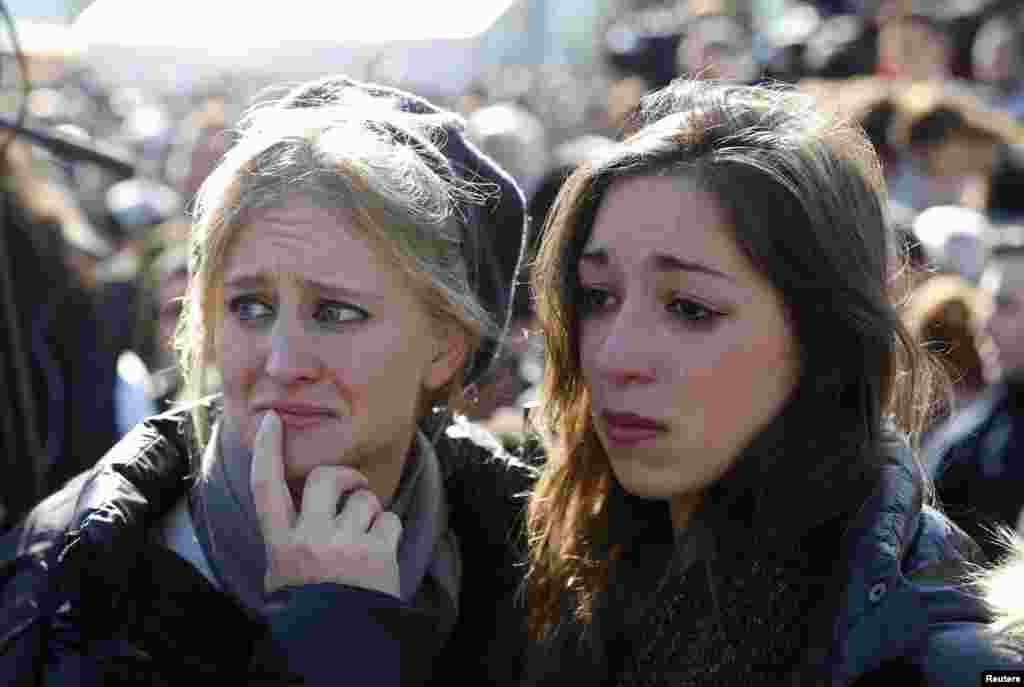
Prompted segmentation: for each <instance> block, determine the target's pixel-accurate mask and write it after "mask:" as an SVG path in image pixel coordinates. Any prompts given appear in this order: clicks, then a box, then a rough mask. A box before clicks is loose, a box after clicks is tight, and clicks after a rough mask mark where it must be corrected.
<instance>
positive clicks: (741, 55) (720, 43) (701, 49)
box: [676, 14, 761, 83]
mask: <svg viewBox="0 0 1024 687" xmlns="http://www.w3.org/2000/svg"><path fill="white" fill-rule="evenodd" d="M753 40H754V36H753V34H752V33H751V31H750V29H749V28H747V27H746V26H744V25H743V23H741V22H740V21H739V20H738V19H737V18H736V17H733V16H731V15H728V14H704V15H699V16H696V17H693V18H692V19H690V20H689V21H688V22H687V23H686V26H685V28H684V30H683V34H682V37H681V40H680V42H679V48H678V52H677V54H676V74H684V75H688V76H691V77H695V78H704V79H718V80H723V81H735V82H738V83H754V82H755V81H757V80H759V79H760V77H761V67H760V65H759V64H758V63H757V60H755V59H754V47H753Z"/></svg>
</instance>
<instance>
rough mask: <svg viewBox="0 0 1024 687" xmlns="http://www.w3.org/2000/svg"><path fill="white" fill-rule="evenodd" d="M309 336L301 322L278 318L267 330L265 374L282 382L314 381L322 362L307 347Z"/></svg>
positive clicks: (283, 383) (309, 341)
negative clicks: (267, 343) (267, 350)
mask: <svg viewBox="0 0 1024 687" xmlns="http://www.w3.org/2000/svg"><path fill="white" fill-rule="evenodd" d="M311 339H312V336H311V335H310V334H308V333H306V332H304V331H303V329H302V325H301V323H299V322H294V321H290V320H289V319H288V318H284V317H282V318H279V319H278V320H277V321H276V322H275V323H274V328H273V330H272V332H271V337H270V351H269V353H268V355H267V362H266V372H267V375H268V376H269V377H271V378H272V379H274V380H275V381H277V382H278V383H280V384H282V385H290V384H296V383H298V382H311V381H315V380H316V379H317V378H318V377H319V375H320V371H321V369H322V365H321V362H320V360H319V358H318V356H317V355H316V353H315V351H314V350H312V348H311V343H312V341H311Z"/></svg>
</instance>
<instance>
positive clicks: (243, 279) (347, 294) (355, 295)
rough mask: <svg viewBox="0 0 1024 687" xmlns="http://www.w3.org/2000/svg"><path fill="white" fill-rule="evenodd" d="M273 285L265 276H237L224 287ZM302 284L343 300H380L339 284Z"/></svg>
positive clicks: (306, 282)
mask: <svg viewBox="0 0 1024 687" xmlns="http://www.w3.org/2000/svg"><path fill="white" fill-rule="evenodd" d="M273 283H274V280H273V279H271V278H270V277H268V276H266V275H264V274H239V275H237V276H233V277H230V278H229V279H225V280H224V287H225V288H229V287H230V288H233V289H239V290H244V289H265V288H267V287H269V286H272V285H273ZM300 283H302V284H303V286H306V287H309V288H312V289H314V290H316V291H319V292H320V293H325V294H328V295H333V296H337V297H341V298H350V299H354V300H378V296H376V295H374V294H372V293H368V292H366V291H357V290H355V289H350V288H346V287H344V286H341V285H339V284H327V283H325V282H319V281H315V280H312V279H302V280H300Z"/></svg>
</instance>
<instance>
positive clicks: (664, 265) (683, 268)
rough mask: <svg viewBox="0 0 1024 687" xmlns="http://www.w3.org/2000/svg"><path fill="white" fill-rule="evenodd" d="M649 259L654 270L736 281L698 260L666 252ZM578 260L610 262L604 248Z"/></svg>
mask: <svg viewBox="0 0 1024 687" xmlns="http://www.w3.org/2000/svg"><path fill="white" fill-rule="evenodd" d="M651 259H652V260H653V261H654V271H655V272H696V273H698V274H707V275H709V276H712V277H717V278H718V279H724V280H725V281H727V282H729V283H731V284H735V283H736V280H735V279H733V278H732V277H730V276H729V275H728V274H726V273H725V272H722V271H720V270H716V269H715V268H714V267H709V266H708V265H705V264H703V263H700V262H694V261H692V260H683V259H682V258H678V257H676V256H675V255H669V254H668V253H655V254H654V255H653V256H652V257H651ZM580 262H586V263H590V264H592V265H594V266H595V267H607V266H608V263H609V262H610V261H609V259H608V251H606V250H605V249H604V248H598V249H595V250H591V251H587V252H585V253H583V255H581V256H580Z"/></svg>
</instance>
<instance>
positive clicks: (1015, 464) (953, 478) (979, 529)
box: [925, 383, 1024, 560]
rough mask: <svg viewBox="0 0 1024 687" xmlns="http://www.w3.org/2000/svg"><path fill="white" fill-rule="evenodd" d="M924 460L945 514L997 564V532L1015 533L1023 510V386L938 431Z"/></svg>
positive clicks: (995, 392)
mask: <svg viewBox="0 0 1024 687" xmlns="http://www.w3.org/2000/svg"><path fill="white" fill-rule="evenodd" d="M925 460H926V461H927V464H928V466H929V469H930V470H931V471H932V475H933V479H934V480H935V486H936V494H937V496H938V499H939V502H940V504H941V505H942V508H943V510H945V511H946V512H947V513H948V514H949V516H950V517H951V518H952V519H953V520H954V521H956V522H957V524H959V525H960V526H961V527H963V528H964V530H965V531H966V532H967V533H968V534H970V535H971V536H972V537H973V538H974V540H975V541H977V542H978V544H979V545H981V547H982V549H984V551H985V553H986V555H987V556H988V557H989V559H991V560H995V559H996V558H998V557H999V556H1000V555H1001V554H1002V553H1003V549H1002V548H1001V546H1000V544H999V543H998V541H997V540H996V539H995V538H993V536H992V533H993V527H994V526H996V525H1003V526H1006V527H1010V528H1015V527H1016V526H1017V523H1018V520H1019V518H1020V513H1021V508H1022V507H1024V385H1020V384H1014V385H1012V386H1011V385H1008V384H1005V383H1001V384H995V385H993V386H992V387H990V388H989V389H988V390H987V391H986V392H985V393H984V394H982V395H981V396H980V397H979V398H978V399H977V400H975V401H974V402H973V403H971V404H970V405H968V406H967V407H965V408H964V409H963V410H961V411H960V412H959V413H957V414H956V415H955V416H953V417H952V418H951V419H950V420H949V421H947V423H946V424H945V425H943V426H942V427H940V428H939V429H938V430H936V432H935V433H934V435H933V436H932V437H931V438H930V439H929V442H928V444H927V446H926V447H925Z"/></svg>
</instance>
